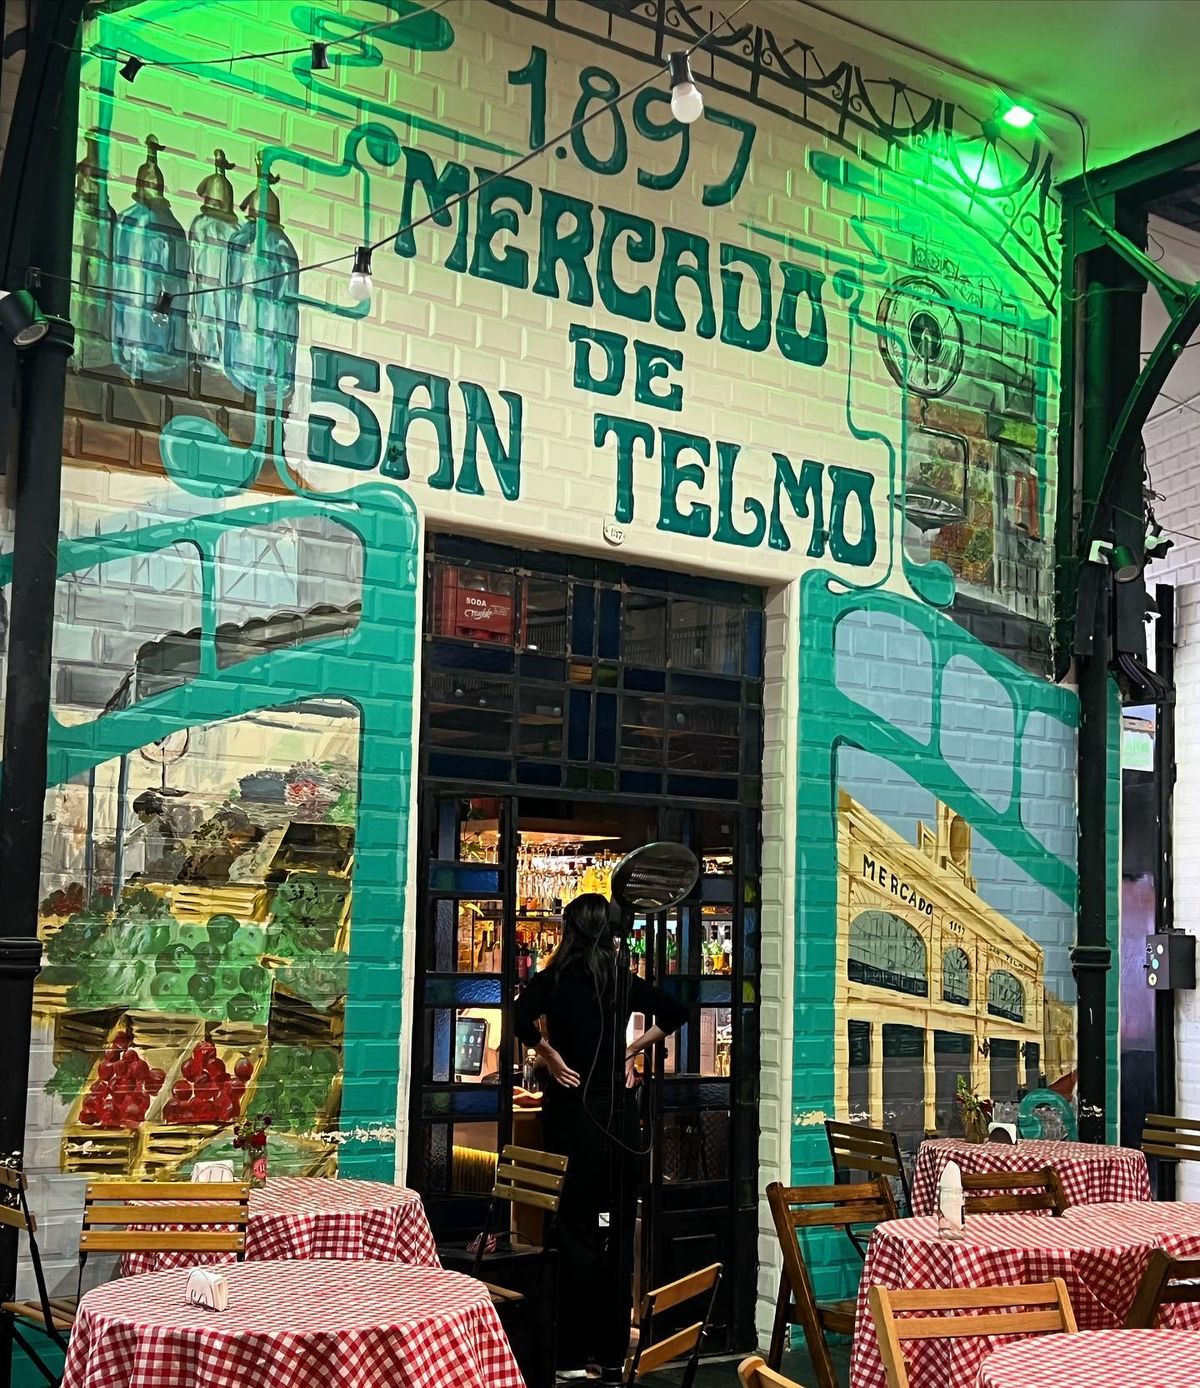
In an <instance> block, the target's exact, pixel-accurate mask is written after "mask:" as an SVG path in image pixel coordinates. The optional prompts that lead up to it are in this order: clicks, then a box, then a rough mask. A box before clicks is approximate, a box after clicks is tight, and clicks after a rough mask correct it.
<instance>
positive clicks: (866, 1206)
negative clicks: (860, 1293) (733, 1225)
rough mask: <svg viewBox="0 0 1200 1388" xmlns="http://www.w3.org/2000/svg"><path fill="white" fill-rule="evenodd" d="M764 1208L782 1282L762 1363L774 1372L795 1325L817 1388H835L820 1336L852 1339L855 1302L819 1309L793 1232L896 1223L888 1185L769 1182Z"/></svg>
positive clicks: (880, 1180)
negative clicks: (780, 1252)
mask: <svg viewBox="0 0 1200 1388" xmlns="http://www.w3.org/2000/svg"><path fill="white" fill-rule="evenodd" d="M767 1203H768V1204H769V1205H770V1206H771V1217H772V1218H773V1219H774V1221H775V1232H776V1234H777V1235H778V1238H779V1244H780V1247H781V1248H782V1250H783V1276H782V1278H781V1279H780V1283H779V1300H778V1302H777V1303H776V1306H775V1328H774V1331H773V1333H772V1335H771V1350H770V1353H769V1354H768V1356H767V1363H768V1364H769V1365H770V1367H771V1368H772V1369H778V1368H779V1365H780V1363H781V1362H782V1360H783V1351H784V1346H785V1342H786V1340H787V1330H788V1326H789V1325H798V1326H800V1328H801V1329H802V1330H803V1331H804V1340H805V1343H806V1344H807V1346H808V1353H809V1357H810V1358H811V1359H812V1362H813V1372H814V1373H815V1374H816V1378H817V1388H838V1381H837V1376H836V1374H835V1373H834V1369H833V1360H832V1359H831V1358H830V1355H829V1345H828V1344H827V1343H826V1340H825V1334H826V1332H827V1331H828V1332H830V1333H832V1334H835V1335H852V1334H853V1333H854V1300H853V1298H851V1299H849V1300H846V1301H834V1302H826V1303H823V1304H818V1302H817V1298H816V1294H815V1292H814V1291H813V1285H812V1279H811V1278H810V1277H809V1275H808V1268H807V1266H806V1264H805V1262H804V1255H803V1254H802V1252H801V1250H800V1241H799V1239H798V1238H797V1231H798V1230H800V1229H845V1228H846V1227H847V1226H850V1225H864V1224H880V1223H882V1222H883V1221H884V1220H885V1219H895V1218H896V1198H895V1196H894V1195H893V1194H892V1188H891V1186H890V1185H889V1184H888V1182H887V1180H886V1179H885V1178H884V1177H883V1176H876V1178H875V1179H874V1180H873V1181H864V1182H862V1183H860V1184H857V1185H832V1186H783V1185H780V1183H779V1182H778V1181H772V1182H771V1184H770V1185H769V1186H768V1187H767Z"/></svg>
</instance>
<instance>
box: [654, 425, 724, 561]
mask: <svg viewBox="0 0 1200 1388" xmlns="http://www.w3.org/2000/svg"><path fill="white" fill-rule="evenodd" d="M685 451H690V452H692V453H695V454H696V456H697V457H698V458H699V459H700V461H699V462H698V463H681V462H680V461H679V455H680V454H681V453H683V452H685ZM710 456H711V453H710V449H709V444H708V440H707V439H704V438H701V437H700V436H699V434H685V433H682V432H680V431H678V430H675V429H664V430H663V431H662V453H661V455H660V465H661V477H662V482H661V486H660V489H659V498H658V528H659V529H660V530H670V531H673V532H674V533H675V534H677V535H693V536H696V537H698V538H700V539H703V538H704V537H705V536H707V535H708V533H709V531H710V530H711V529H712V507H711V506H709V505H708V503H707V502H704V501H692V502H691V504H690V506H689V507H688V509H687V510H686V511H681V510H680V509H679V501H678V497H679V489H680V487H683V486H693V487H696V488H698V489H700V490H703V489H704V483H705V481H706V480H707V474H706V472H705V469H706V468H707V467H708V464H709V459H710Z"/></svg>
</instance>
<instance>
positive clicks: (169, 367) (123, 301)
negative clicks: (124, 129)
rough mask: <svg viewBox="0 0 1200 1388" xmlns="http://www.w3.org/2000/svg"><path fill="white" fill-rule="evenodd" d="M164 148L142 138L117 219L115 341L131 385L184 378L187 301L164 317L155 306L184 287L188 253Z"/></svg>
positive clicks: (177, 302) (175, 303)
mask: <svg viewBox="0 0 1200 1388" xmlns="http://www.w3.org/2000/svg"><path fill="white" fill-rule="evenodd" d="M161 149H163V146H162V145H161V144H160V143H159V142H158V140H157V139H155V137H154V136H153V135H149V136H147V138H146V161H145V163H144V164H143V165H142V166H141V168H140V169H139V170H138V176H137V187H136V188H135V189H134V193H133V206H132V207H129V208H126V210H125V211H124V212H122V213H121V215H120V216H119V217H118V218H117V232H116V259H115V269H114V289H115V296H114V301H113V337H114V339H115V341H116V348H117V360H118V361H119V362H120V364H121V366H123V367H124V368H125V370H126V371H127V372H128V373H129V375H130V377H131V378H132V379H133V380H135V381H167V380H172V379H175V378H180V379H182V378H183V377H184V376H185V375H186V370H187V355H186V334H187V321H186V308H185V304H186V300H180V299H178V298H177V299H175V302H174V303H173V304H172V305H171V307H170V308H169V310H168V311H167V312H166V313H162V312H160V311H159V310H158V309H157V307H156V303H157V300H158V299H159V296H160V295H161V294H162V293H163V292H164V291H165V292H166V293H167V294H170V295H173V296H174V295H179V294H182V293H184V292H185V290H186V289H187V278H188V249H187V237H186V236H185V235H184V234H183V227H181V226H180V225H179V222H178V221H177V220H176V219H175V215H174V213H173V212H172V211H171V204H170V203H169V202H168V201H167V197H166V193H165V189H164V184H163V176H162V170H161V169H160V168H159V166H158V155H159V151H160V150H161Z"/></svg>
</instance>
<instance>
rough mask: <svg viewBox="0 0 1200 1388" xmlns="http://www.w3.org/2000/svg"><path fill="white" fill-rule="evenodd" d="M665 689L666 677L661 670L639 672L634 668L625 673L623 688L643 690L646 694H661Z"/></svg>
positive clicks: (629, 668)
mask: <svg viewBox="0 0 1200 1388" xmlns="http://www.w3.org/2000/svg"><path fill="white" fill-rule="evenodd" d="M666 687H667V676H666V673H665V672H664V671H662V670H639V669H638V668H637V667H636V666H631V667H628V668H627V669H626V671H625V688H626V689H638V690H644V691H645V692H646V693H648V694H661V693H662V692H663V690H664V689H665V688H666Z"/></svg>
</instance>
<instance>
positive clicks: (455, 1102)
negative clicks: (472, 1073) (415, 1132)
mask: <svg viewBox="0 0 1200 1388" xmlns="http://www.w3.org/2000/svg"><path fill="white" fill-rule="evenodd" d="M421 1111H422V1113H423V1114H424V1116H425V1117H426V1118H440V1117H443V1116H449V1115H452V1114H453V1115H455V1116H457V1117H460V1118H494V1117H495V1116H496V1115H497V1114H498V1113H499V1112H500V1088H499V1086H498V1085H494V1084H472V1085H466V1084H460V1085H456V1086H455V1088H454V1089H450V1090H441V1091H440V1092H437V1091H435V1092H434V1093H430V1092H429V1091H428V1090H426V1092H425V1093H424V1094H423V1095H422V1102H421Z"/></svg>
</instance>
